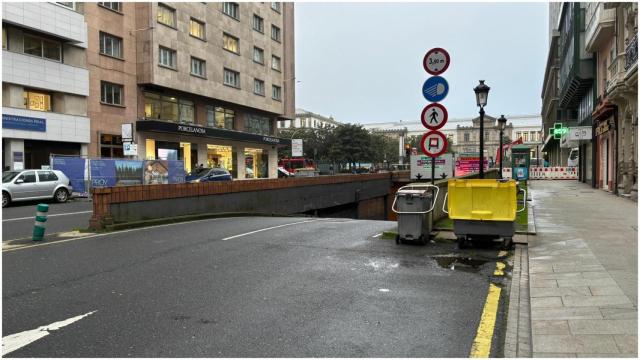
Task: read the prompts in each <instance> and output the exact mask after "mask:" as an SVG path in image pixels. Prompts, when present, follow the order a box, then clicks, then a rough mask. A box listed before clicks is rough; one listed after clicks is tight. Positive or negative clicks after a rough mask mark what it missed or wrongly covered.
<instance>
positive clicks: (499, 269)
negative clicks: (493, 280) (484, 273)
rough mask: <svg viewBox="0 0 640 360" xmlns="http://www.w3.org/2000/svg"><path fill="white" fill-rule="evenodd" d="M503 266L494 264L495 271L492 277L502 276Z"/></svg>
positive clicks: (499, 263)
mask: <svg viewBox="0 0 640 360" xmlns="http://www.w3.org/2000/svg"><path fill="white" fill-rule="evenodd" d="M504 268H505V264H504V263H501V262H499V261H498V262H497V263H496V270H495V271H494V272H493V275H494V276H503V275H504Z"/></svg>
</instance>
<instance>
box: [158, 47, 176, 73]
mask: <svg viewBox="0 0 640 360" xmlns="http://www.w3.org/2000/svg"><path fill="white" fill-rule="evenodd" d="M158 63H159V64H160V65H162V66H166V67H170V68H172V69H175V68H176V51H175V50H171V49H167V48H165V47H162V46H160V57H159V61H158Z"/></svg>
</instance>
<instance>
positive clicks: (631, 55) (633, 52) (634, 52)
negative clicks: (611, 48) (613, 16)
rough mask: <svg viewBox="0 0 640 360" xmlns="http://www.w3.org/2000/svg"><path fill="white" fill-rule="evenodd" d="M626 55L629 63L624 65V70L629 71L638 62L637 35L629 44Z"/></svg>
mask: <svg viewBox="0 0 640 360" xmlns="http://www.w3.org/2000/svg"><path fill="white" fill-rule="evenodd" d="M625 55H626V60H627V61H626V63H625V65H624V70H625V71H627V70H629V69H630V68H631V67H632V66H633V65H634V64H635V63H637V62H638V34H636V35H635V36H634V37H633V39H631V41H629V43H628V44H627V48H626V49H625Z"/></svg>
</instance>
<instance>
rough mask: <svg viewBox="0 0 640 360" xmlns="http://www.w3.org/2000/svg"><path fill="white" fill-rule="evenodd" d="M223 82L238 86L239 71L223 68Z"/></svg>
mask: <svg viewBox="0 0 640 360" xmlns="http://www.w3.org/2000/svg"><path fill="white" fill-rule="evenodd" d="M224 84H225V85H228V86H233V87H236V88H240V73H239V72H237V71H233V70H229V69H224Z"/></svg>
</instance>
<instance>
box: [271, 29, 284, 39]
mask: <svg viewBox="0 0 640 360" xmlns="http://www.w3.org/2000/svg"><path fill="white" fill-rule="evenodd" d="M281 35H282V34H280V28H279V27H277V26H275V25H271V38H272V39H273V40H275V41H277V42H280V41H281Z"/></svg>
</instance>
